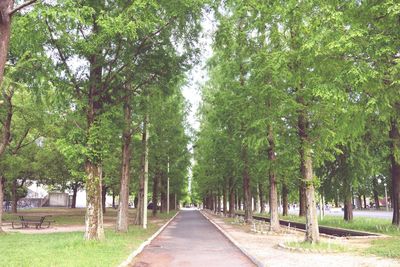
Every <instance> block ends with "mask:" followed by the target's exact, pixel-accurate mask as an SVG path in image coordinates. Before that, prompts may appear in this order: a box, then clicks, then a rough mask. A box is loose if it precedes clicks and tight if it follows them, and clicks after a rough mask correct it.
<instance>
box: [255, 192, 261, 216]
mask: <svg viewBox="0 0 400 267" xmlns="http://www.w3.org/2000/svg"><path fill="white" fill-rule="evenodd" d="M254 212H256V213H258V212H260V192H259V191H258V186H256V195H255V197H254Z"/></svg>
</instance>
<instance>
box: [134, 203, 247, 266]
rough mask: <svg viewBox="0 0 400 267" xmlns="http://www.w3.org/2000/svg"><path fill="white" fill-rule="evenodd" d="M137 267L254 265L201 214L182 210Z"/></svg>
mask: <svg viewBox="0 0 400 267" xmlns="http://www.w3.org/2000/svg"><path fill="white" fill-rule="evenodd" d="M131 266H134V267H145V266H146V267H147V266H152V267H158V266H160V267H167V266H185V267H186V266H187V267H194V266H199V267H200V266H202V267H204V266H206V267H214V266H216V267H219V266H221V267H223V266H227V267H234V266H240V267H246V266H254V264H253V263H252V262H251V261H250V260H249V259H248V258H247V257H246V256H245V255H244V254H243V253H242V252H241V251H240V250H239V249H238V248H237V247H235V246H234V245H233V244H232V243H231V242H230V241H229V240H228V239H226V237H225V236H224V235H222V234H221V232H219V231H218V229H217V228H215V226H214V225H212V224H211V223H210V222H209V221H208V220H207V219H205V218H204V217H203V215H201V214H200V212H199V211H197V210H196V211H195V210H191V211H181V212H180V213H179V214H178V216H177V217H176V218H175V219H174V220H173V221H172V222H171V223H170V224H169V225H168V226H167V228H165V230H164V231H163V232H162V233H161V234H160V235H159V236H158V237H157V238H156V239H154V240H153V242H151V243H150V245H148V246H147V247H146V248H145V249H144V250H143V252H142V253H140V254H139V255H138V256H137V257H136V258H135V259H134V261H133V263H132V265H131Z"/></svg>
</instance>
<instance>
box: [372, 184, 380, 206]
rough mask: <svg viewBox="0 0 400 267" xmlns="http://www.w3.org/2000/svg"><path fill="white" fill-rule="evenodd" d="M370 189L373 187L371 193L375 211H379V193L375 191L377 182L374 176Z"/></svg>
mask: <svg viewBox="0 0 400 267" xmlns="http://www.w3.org/2000/svg"><path fill="white" fill-rule="evenodd" d="M372 187H373V190H372V192H373V194H374V202H375V209H377V210H379V209H380V208H381V205H380V203H379V193H378V190H377V187H378V181H377V178H376V176H375V177H374V179H373V180H372Z"/></svg>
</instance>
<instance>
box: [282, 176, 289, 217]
mask: <svg viewBox="0 0 400 267" xmlns="http://www.w3.org/2000/svg"><path fill="white" fill-rule="evenodd" d="M288 194H289V190H288V187H287V184H286V183H285V182H283V183H282V206H283V212H282V215H283V216H287V215H288V207H289V201H288Z"/></svg>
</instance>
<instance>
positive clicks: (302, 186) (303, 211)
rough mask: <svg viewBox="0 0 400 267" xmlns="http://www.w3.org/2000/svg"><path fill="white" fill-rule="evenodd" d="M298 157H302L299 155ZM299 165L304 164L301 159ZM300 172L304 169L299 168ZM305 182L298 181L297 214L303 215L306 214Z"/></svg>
mask: <svg viewBox="0 0 400 267" xmlns="http://www.w3.org/2000/svg"><path fill="white" fill-rule="evenodd" d="M300 158H303V157H302V156H300ZM301 161H302V163H301V166H304V162H303V160H301ZM301 173H304V170H301ZM305 189H306V188H305V184H304V182H303V181H300V185H299V216H300V217H304V216H306V190H305Z"/></svg>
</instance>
